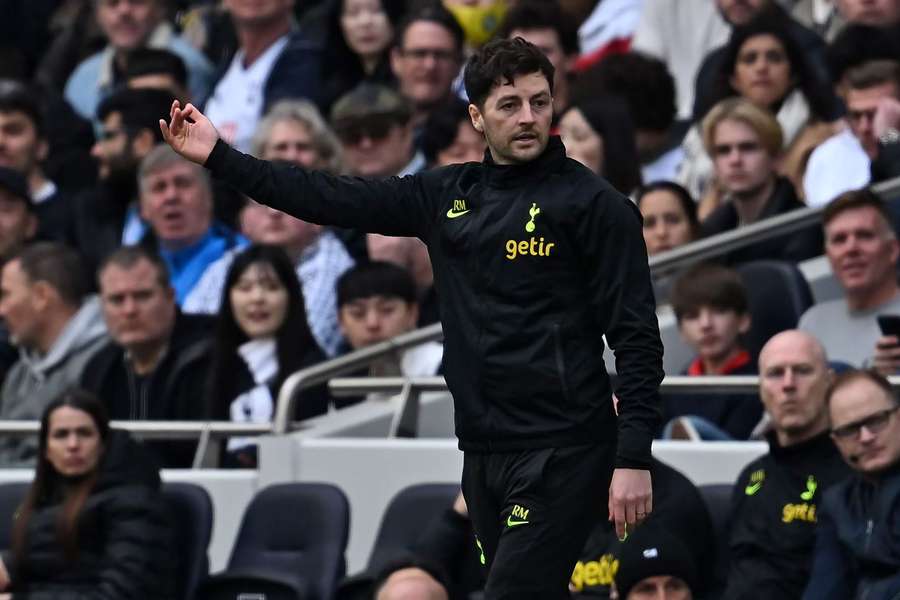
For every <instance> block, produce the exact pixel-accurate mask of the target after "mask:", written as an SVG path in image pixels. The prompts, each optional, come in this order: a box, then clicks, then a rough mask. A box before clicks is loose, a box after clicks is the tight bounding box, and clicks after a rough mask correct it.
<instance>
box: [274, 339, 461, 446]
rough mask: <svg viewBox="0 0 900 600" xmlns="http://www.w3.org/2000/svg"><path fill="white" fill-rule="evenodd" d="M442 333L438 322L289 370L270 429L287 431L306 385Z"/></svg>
mask: <svg viewBox="0 0 900 600" xmlns="http://www.w3.org/2000/svg"><path fill="white" fill-rule="evenodd" d="M443 336H444V331H443V329H442V328H441V324H440V323H434V324H433V325H428V326H427V327H422V328H421V329H416V330H415V331H410V332H409V333H404V334H402V335H398V336H397V337H395V338H391V339H389V340H385V341H384V342H379V343H377V344H372V345H371V346H366V347H365V348H360V349H359V350H355V351H354V352H351V353H349V354H345V355H344V356H339V357H337V358H333V359H331V360H329V361H326V362H323V363H319V364H317V365H313V366H311V367H307V368H305V369H301V370H299V371H296V372H294V373H292V374H291V375H290V376H288V378H287V379H285V381H284V383H283V384H282V385H281V389H280V390H278V399H277V402H276V405H275V423H274V426H273V428H272V430H273V432H274V433H276V434H283V433H287V432H288V431H290V425H291V419H290V416H291V415H292V414H293V413H294V404H295V403H296V398H297V392H299V391H301V390H304V389H306V388H309V387H312V386H314V385H318V384H320V383H325V382H326V381H328V380H329V379H331V378H332V377H334V376H337V375H342V374H344V373H348V372H351V371H355V370H357V369H361V368H363V367H367V366H369V364H371V363H372V362H373V361H375V360H377V359H379V358H381V357H382V356H385V355H387V354H390V353H392V352H398V351H401V350H405V349H407V348H410V347H412V346H418V345H419V344H424V343H426V342H432V341H435V340H439V339H441V338H442V337H443Z"/></svg>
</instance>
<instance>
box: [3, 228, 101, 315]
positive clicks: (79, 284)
mask: <svg viewBox="0 0 900 600" xmlns="http://www.w3.org/2000/svg"><path fill="white" fill-rule="evenodd" d="M10 260H18V261H19V268H21V269H22V272H23V273H25V275H26V277H28V279H29V281H31V282H32V283H37V282H38V281H43V282H46V283H47V284H49V285H50V286H51V287H53V289H55V290H56V291H57V293H58V294H59V296H60V298H62V300H63V302H65V303H66V304H68V305H69V306H74V307H77V306H80V305H81V302H82V301H83V300H84V298H85V296H87V295H88V293H89V292H90V287H89V279H88V277H87V276H86V274H85V268H84V263H83V261H82V260H81V256H79V255H78V253H77V252H75V250H73V249H71V248H70V247H68V246H66V245H65V244H60V243H58V242H38V243H36V244H32V245H30V246H25V248H23V249H22V251H21V252H19V253H18V254H16V255H15V256H13V257H12V258H11V259H10Z"/></svg>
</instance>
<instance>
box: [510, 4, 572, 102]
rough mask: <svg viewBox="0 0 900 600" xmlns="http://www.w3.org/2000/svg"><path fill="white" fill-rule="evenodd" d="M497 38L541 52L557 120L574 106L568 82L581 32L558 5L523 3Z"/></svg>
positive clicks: (518, 6) (518, 5) (513, 8)
mask: <svg viewBox="0 0 900 600" xmlns="http://www.w3.org/2000/svg"><path fill="white" fill-rule="evenodd" d="M497 36H498V37H504V38H514V37H520V38H523V39H524V40H526V41H529V42H531V43H532V44H534V45H535V46H537V47H538V48H540V49H541V51H542V52H543V53H544V54H546V55H547V58H548V59H549V60H550V64H552V65H553V68H554V69H556V71H555V72H554V74H553V114H554V116H555V117H556V118H557V119H558V118H559V117H561V116H562V115H563V113H565V112H566V109H568V108H569V105H570V104H571V100H572V98H571V90H570V89H569V87H570V85H569V80H570V79H571V77H572V68H573V67H574V65H575V59H576V58H577V57H578V32H577V31H576V30H575V28H574V27H572V26H571V24H570V23H569V22H568V20H567V19H566V16H565V14H564V13H563V11H562V9H561V8H560V6H559V3H557V2H545V1H544V0H520V1H519V2H517V3H516V4H515V5H514V6H513V7H512V9H510V11H509V12H508V13H507V14H506V17H505V18H504V19H503V22H502V24H501V25H500V29H499V30H498V31H497Z"/></svg>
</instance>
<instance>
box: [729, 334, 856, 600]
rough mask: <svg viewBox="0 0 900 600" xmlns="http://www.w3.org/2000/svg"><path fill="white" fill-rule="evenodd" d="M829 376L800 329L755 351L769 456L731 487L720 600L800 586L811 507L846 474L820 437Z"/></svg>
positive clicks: (792, 593) (772, 597)
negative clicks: (725, 572)
mask: <svg viewBox="0 0 900 600" xmlns="http://www.w3.org/2000/svg"><path fill="white" fill-rule="evenodd" d="M832 377H833V374H832V372H831V369H830V368H829V367H828V363H827V361H826V357H825V350H824V349H823V348H822V345H821V344H819V342H818V340H816V338H814V337H813V336H812V335H810V334H808V333H806V332H804V331H798V330H790V331H783V332H781V333H779V334H777V335H775V336H774V337H772V339H770V340H769V341H768V342H767V343H766V345H765V346H763V349H762V350H761V351H760V354H759V395H760V399H761V400H762V403H763V406H764V407H765V409H766V412H767V414H768V416H769V419H770V431H769V433H768V435H767V439H768V442H769V453H768V454H766V455H764V456H762V457H760V458H758V459H756V460H754V461H753V462H751V463H750V464H749V465H747V466H746V467H744V470H743V471H742V472H741V474H740V475H739V476H738V480H737V485H736V486H735V488H734V492H733V496H732V519H731V537H730V540H729V545H730V548H731V566H730V571H729V576H728V591H727V592H726V593H725V594H724V595H723V596H722V597H723V598H731V599H734V600H742V599H746V600H750V599H751V598H767V599H769V600H788V599H791V600H793V599H796V598H797V597H799V595H800V593H801V592H802V591H803V588H804V587H805V586H806V582H807V580H808V579H809V570H810V564H809V560H808V557H809V555H810V553H811V552H812V549H813V545H814V540H815V529H816V516H815V515H816V505H817V503H818V502H819V500H820V499H821V497H822V492H823V491H824V490H825V489H826V488H827V487H829V486H831V485H833V484H835V483H837V482H838V481H840V480H841V479H843V478H844V477H846V476H847V475H849V473H850V471H849V469H848V468H847V466H846V465H845V464H844V462H843V460H842V459H841V456H840V453H838V451H837V448H835V446H834V444H833V443H832V441H831V438H830V436H829V432H828V407H827V406H826V404H825V392H826V390H827V389H828V386H829V384H830V383H831V380H832Z"/></svg>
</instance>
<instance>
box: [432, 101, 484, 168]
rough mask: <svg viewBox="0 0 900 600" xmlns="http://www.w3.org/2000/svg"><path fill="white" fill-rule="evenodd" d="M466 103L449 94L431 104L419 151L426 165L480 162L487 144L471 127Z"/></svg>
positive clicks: (482, 136) (440, 165)
mask: <svg viewBox="0 0 900 600" xmlns="http://www.w3.org/2000/svg"><path fill="white" fill-rule="evenodd" d="M468 106H469V105H468V104H466V103H465V102H463V101H462V100H460V99H459V98H455V97H451V98H449V99H448V100H447V101H446V102H445V103H444V104H442V105H441V106H439V107H437V108H435V109H434V110H433V111H432V112H431V114H430V115H428V118H427V119H426V120H425V125H424V126H423V128H422V142H421V146H422V153H423V154H424V156H425V162H426V164H427V165H428V166H429V167H445V166H447V165H455V164H459V163H465V162H481V160H482V159H483V158H484V151H485V149H486V148H487V145H486V144H485V142H484V135H483V134H481V133H479V132H478V131H476V130H475V128H474V127H472V119H471V118H469V108H468Z"/></svg>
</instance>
